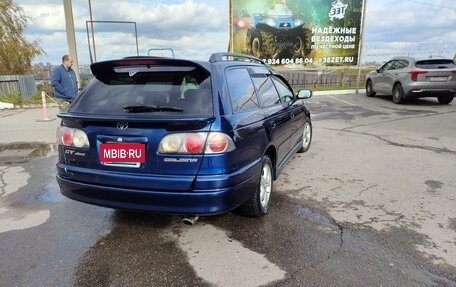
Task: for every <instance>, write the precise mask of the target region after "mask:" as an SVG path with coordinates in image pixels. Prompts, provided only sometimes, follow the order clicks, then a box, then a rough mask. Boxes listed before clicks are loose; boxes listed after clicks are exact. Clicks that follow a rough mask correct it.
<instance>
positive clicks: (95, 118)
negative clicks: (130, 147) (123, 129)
mask: <svg viewBox="0 0 456 287" xmlns="http://www.w3.org/2000/svg"><path fill="white" fill-rule="evenodd" d="M57 117H59V118H61V119H62V120H63V122H68V121H75V122H81V123H82V122H105V123H106V122H113V123H117V122H127V123H142V124H145V123H149V124H165V125H167V126H182V125H188V124H192V125H197V124H204V125H206V124H208V123H211V122H213V121H214V120H215V118H214V117H209V118H204V117H203V118H201V117H200V118H194V117H188V118H175V117H172V118H170V117H159V118H151V117H132V116H131V115H128V116H122V115H109V116H107V115H87V114H79V113H77V114H76V113H59V114H58V115H57Z"/></svg>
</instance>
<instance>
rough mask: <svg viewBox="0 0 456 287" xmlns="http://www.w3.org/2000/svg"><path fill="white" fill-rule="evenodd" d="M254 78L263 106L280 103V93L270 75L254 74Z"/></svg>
mask: <svg viewBox="0 0 456 287" xmlns="http://www.w3.org/2000/svg"><path fill="white" fill-rule="evenodd" d="M252 80H253V83H254V85H255V88H256V89H257V93H258V97H259V98H260V102H261V106H262V107H268V106H272V105H275V104H277V103H280V98H279V94H278V93H277V90H276V88H275V87H274V84H273V83H272V81H271V78H270V77H268V76H267V75H262V74H254V75H253V76H252Z"/></svg>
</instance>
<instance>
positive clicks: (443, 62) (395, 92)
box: [366, 56, 456, 104]
mask: <svg viewBox="0 0 456 287" xmlns="http://www.w3.org/2000/svg"><path fill="white" fill-rule="evenodd" d="M377 93H382V94H387V95H392V96H393V102H394V103H396V104H400V103H402V102H403V101H404V100H406V99H408V98H421V97H436V98H437V99H438V101H439V103H441V104H449V103H451V101H453V98H454V96H455V95H456V65H455V63H454V62H453V60H452V59H444V58H422V59H418V58H413V57H409V56H400V57H394V58H393V59H391V60H390V61H388V62H386V63H385V64H384V65H383V66H381V67H380V68H379V69H377V70H375V71H372V72H370V73H369V74H367V77H366V95H367V96H368V97H373V96H375V95H376V94H377Z"/></svg>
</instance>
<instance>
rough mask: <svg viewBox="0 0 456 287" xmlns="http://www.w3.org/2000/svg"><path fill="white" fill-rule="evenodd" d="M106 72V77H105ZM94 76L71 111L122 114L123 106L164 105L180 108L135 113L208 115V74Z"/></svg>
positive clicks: (209, 108)
mask: <svg viewBox="0 0 456 287" xmlns="http://www.w3.org/2000/svg"><path fill="white" fill-rule="evenodd" d="M108 76H109V77H108ZM108 76H106V75H103V79H101V80H98V79H94V80H92V82H91V83H90V84H89V85H88V86H87V88H86V89H85V90H84V92H83V93H82V94H81V95H80V96H79V98H78V99H77V100H76V102H75V103H74V105H73V106H72V108H71V109H70V111H71V112H78V113H95V114H110V115H125V114H127V111H126V110H125V109H124V107H126V106H141V105H146V106H164V107H176V108H180V109H182V110H183V111H182V112H169V111H165V112H163V111H158V112H153V113H152V112H141V113H135V115H138V116H150V115H151V114H153V115H154V116H161V115H165V116H169V115H173V116H189V115H191V116H211V115H212V114H213V111H212V94H211V84H210V77H209V74H208V73H206V72H204V71H198V70H197V69H192V70H191V71H175V70H174V71H172V72H170V71H168V72H160V71H154V72H137V73H129V72H126V73H125V72H121V73H111V74H109V75H108Z"/></svg>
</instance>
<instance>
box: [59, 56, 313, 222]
mask: <svg viewBox="0 0 456 287" xmlns="http://www.w3.org/2000/svg"><path fill="white" fill-rule="evenodd" d="M91 70H92V73H93V75H94V79H92V80H91V82H90V83H89V84H88V86H87V87H86V88H85V89H84V90H83V91H82V92H81V93H80V95H79V96H78V97H77V99H76V100H75V101H74V102H73V103H72V105H71V106H70V108H69V110H68V111H67V112H64V113H60V114H59V117H60V118H61V125H60V126H59V128H58V132H57V133H58V136H57V137H58V151H59V158H58V163H57V181H58V183H59V186H60V189H61V192H62V194H63V195H65V196H67V197H69V198H72V199H74V200H77V201H81V202H85V203H89V204H94V205H99V206H105V207H111V208H116V209H126V210H137V211H146V212H156V213H168V214H179V215H184V216H185V215H189V216H199V215H212V214H220V213H225V212H228V211H231V210H233V209H236V208H238V209H239V210H240V211H241V213H243V214H245V215H246V216H250V217H259V216H262V215H264V214H266V212H267V211H268V208H269V206H270V195H271V191H272V185H273V181H274V180H275V179H276V178H277V177H278V176H279V174H280V172H281V170H282V169H283V167H284V166H285V163H286V162H287V160H288V159H290V158H291V157H292V156H293V155H294V154H295V152H305V151H307V150H308V149H309V147H310V143H311V139H312V124H311V119H310V113H309V111H308V109H307V108H306V106H305V104H304V101H303V100H304V99H307V98H310V97H311V95H312V93H311V91H310V90H305V89H303V90H300V91H299V92H298V93H296V94H295V93H294V92H293V90H292V88H291V87H290V85H289V84H288V83H287V81H286V80H285V79H284V78H283V77H282V76H281V75H280V74H279V73H278V72H276V71H275V70H273V69H272V68H270V67H269V66H267V65H265V63H264V62H262V61H261V60H260V59H258V58H255V57H252V56H248V55H242V54H235V53H215V54H213V55H212V56H211V58H210V60H209V61H191V60H183V59H172V58H161V57H146V56H144V57H128V58H123V59H119V60H111V61H105V62H98V63H94V64H92V65H91Z"/></svg>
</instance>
